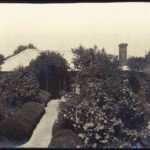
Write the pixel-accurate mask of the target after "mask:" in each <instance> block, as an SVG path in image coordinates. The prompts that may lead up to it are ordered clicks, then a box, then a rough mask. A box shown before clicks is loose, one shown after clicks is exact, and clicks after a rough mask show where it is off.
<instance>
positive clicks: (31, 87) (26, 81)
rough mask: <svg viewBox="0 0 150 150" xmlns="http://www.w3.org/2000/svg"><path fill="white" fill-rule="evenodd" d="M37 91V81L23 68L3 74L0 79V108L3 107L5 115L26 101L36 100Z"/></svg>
mask: <svg viewBox="0 0 150 150" xmlns="http://www.w3.org/2000/svg"><path fill="white" fill-rule="evenodd" d="M38 92H39V84H38V81H37V80H36V78H35V77H34V76H33V74H31V73H29V72H27V71H25V70H24V69H18V70H16V71H14V72H11V73H8V74H5V76H3V77H2V79H1V80H0V95H1V98H0V105H1V106H2V107H1V108H0V109H3V110H4V109H5V111H6V114H5V115H7V112H8V111H10V112H12V111H13V110H15V109H16V108H18V107H20V106H22V105H23V104H24V103H26V102H29V101H36V98H37V96H38ZM4 113H5V112H4Z"/></svg>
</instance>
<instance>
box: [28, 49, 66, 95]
mask: <svg viewBox="0 0 150 150" xmlns="http://www.w3.org/2000/svg"><path fill="white" fill-rule="evenodd" d="M28 69H29V71H32V72H33V73H34V74H35V76H36V77H37V79H38V81H39V83H40V88H41V89H44V90H48V91H49V92H50V93H51V94H52V96H54V97H55V96H57V95H59V92H60V91H61V90H63V89H64V88H65V82H66V80H67V69H68V64H67V62H66V60H65V59H64V58H63V57H62V56H61V55H60V54H59V53H55V52H50V51H45V52H41V54H40V56H39V57H38V58H37V59H36V60H33V61H32V62H31V63H30V66H29V67H28Z"/></svg>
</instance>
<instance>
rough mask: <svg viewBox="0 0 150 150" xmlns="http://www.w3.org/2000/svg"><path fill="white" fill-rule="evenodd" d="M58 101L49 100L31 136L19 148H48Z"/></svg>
mask: <svg viewBox="0 0 150 150" xmlns="http://www.w3.org/2000/svg"><path fill="white" fill-rule="evenodd" d="M58 101H59V99H57V100H56V99H55V100H50V102H49V103H48V104H47V107H46V108H45V114H44V115H43V117H42V118H41V120H40V122H39V123H38V124H37V127H36V128H35V130H34V131H33V134H32V136H31V138H30V139H29V141H28V142H27V143H25V144H23V145H21V146H19V148H48V145H49V143H50V140H51V138H52V127H53V123H54V121H55V119H56V118H57V115H58V110H57V106H58Z"/></svg>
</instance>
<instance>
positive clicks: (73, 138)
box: [49, 129, 82, 148]
mask: <svg viewBox="0 0 150 150" xmlns="http://www.w3.org/2000/svg"><path fill="white" fill-rule="evenodd" d="M81 145H82V140H81V138H79V137H78V135H77V134H75V133H74V132H73V131H72V130H68V129H63V130H60V131H58V132H56V133H55V134H54V136H53V137H52V139H51V142H50V144H49V148H77V146H80V147H81Z"/></svg>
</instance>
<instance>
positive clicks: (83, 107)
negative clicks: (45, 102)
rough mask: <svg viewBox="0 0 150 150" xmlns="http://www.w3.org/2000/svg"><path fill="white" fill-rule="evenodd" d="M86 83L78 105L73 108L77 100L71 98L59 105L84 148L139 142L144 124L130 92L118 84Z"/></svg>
mask: <svg viewBox="0 0 150 150" xmlns="http://www.w3.org/2000/svg"><path fill="white" fill-rule="evenodd" d="M87 82H88V83H87V85H86V89H85V91H84V96H83V95H80V97H79V101H80V103H76V105H74V103H72V102H73V101H77V100H76V99H74V97H73V96H72V97H69V98H68V99H67V101H66V102H61V103H60V111H61V113H63V114H64V118H67V119H68V120H69V122H70V124H72V128H73V131H74V132H76V133H77V134H79V136H80V137H82V139H83V141H84V143H83V144H84V146H85V147H90V146H91V145H92V146H93V147H106V148H108V147H121V146H124V144H126V145H128V146H129V145H130V146H131V145H132V144H133V143H134V142H136V141H138V140H140V139H141V138H142V137H143V133H145V132H144V129H145V127H146V126H147V124H146V122H145V120H144V115H145V114H144V110H143V111H141V109H140V108H138V106H136V105H137V104H138V102H139V100H138V99H137V98H136V97H135V95H134V93H133V92H132V91H131V89H129V88H128V87H127V86H126V85H125V84H123V83H120V82H121V81H119V83H117V81H111V82H110V83H103V82H94V83H93V82H90V81H87ZM69 96H70V95H69ZM140 107H142V106H140ZM139 110H140V111H139Z"/></svg>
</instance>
